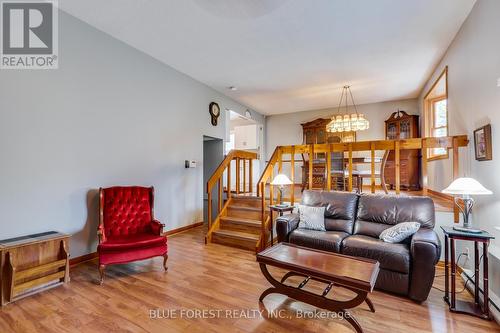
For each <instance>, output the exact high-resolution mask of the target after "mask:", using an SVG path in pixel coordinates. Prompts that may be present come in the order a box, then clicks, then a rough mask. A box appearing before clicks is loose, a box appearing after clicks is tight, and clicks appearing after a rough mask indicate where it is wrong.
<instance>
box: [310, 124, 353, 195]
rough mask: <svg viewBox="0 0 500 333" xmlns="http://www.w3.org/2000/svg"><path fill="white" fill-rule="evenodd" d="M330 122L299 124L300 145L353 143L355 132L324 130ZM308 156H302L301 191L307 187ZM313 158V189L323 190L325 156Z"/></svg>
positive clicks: (317, 155)
mask: <svg viewBox="0 0 500 333" xmlns="http://www.w3.org/2000/svg"><path fill="white" fill-rule="evenodd" d="M330 121H331V119H330V118H326V119H325V118H318V119H315V120H312V121H309V122H307V123H303V124H301V126H302V131H303V141H302V144H306V145H311V144H322V143H336V142H354V141H356V132H347V133H331V132H328V131H327V130H326V126H327V125H328V123H329V122H330ZM309 158H311V157H310V156H307V154H306V155H305V156H304V154H303V155H302V159H303V162H304V163H303V165H302V190H304V189H305V188H306V187H307V184H308V179H309V163H307V162H308V161H309ZM312 158H313V188H316V189H318V188H320V189H323V188H324V187H325V186H326V179H325V176H326V156H325V154H321V153H320V154H314V156H313V157H312Z"/></svg>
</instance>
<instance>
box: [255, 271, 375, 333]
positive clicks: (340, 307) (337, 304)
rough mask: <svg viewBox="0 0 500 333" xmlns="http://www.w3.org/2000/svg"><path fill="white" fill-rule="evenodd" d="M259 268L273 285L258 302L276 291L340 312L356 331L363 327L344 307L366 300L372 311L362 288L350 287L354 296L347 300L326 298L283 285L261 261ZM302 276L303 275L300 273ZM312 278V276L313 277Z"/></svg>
mask: <svg viewBox="0 0 500 333" xmlns="http://www.w3.org/2000/svg"><path fill="white" fill-rule="evenodd" d="M259 265H260V270H261V271H262V274H263V275H264V277H265V278H266V279H267V281H269V283H271V285H272V286H273V287H271V288H268V289H266V290H265V291H264V292H263V293H262V294H261V295H260V297H259V302H262V300H263V299H264V298H265V297H266V296H267V295H269V294H272V293H276V294H281V295H285V296H288V297H290V298H293V299H295V300H297V301H299V302H304V303H307V304H310V305H313V306H315V307H317V308H321V309H325V310H328V311H331V312H336V313H339V314H340V313H341V314H343V315H344V319H345V320H346V321H347V322H348V323H350V324H351V325H352V326H353V328H354V329H355V330H356V332H358V333H361V332H363V329H362V328H361V326H360V325H359V323H358V321H357V320H356V319H355V318H354V316H353V315H352V314H350V313H349V312H347V311H346V309H351V308H354V307H356V306H358V305H360V304H361V303H363V302H366V303H367V304H368V306H369V307H370V310H372V311H374V308H373V304H372V302H371V301H370V300H368V298H367V294H368V293H367V292H366V291H362V290H357V289H351V288H348V289H350V290H352V291H353V292H354V293H355V294H356V296H354V298H352V299H350V300H347V301H339V300H334V299H330V298H326V297H324V296H322V295H318V294H314V293H312V292H310V291H307V290H303V289H300V288H297V287H291V286H288V285H285V284H283V283H281V282H279V281H277V280H276V279H275V278H274V277H273V276H272V275H271V274H270V273H269V271H268V270H267V266H266V265H265V264H263V263H260V264H259ZM293 275H299V276H301V275H300V274H298V273H292V272H290V273H287V274H286V275H285V276H284V277H283V278H282V281H285V280H286V279H287V278H289V277H290V276H293ZM302 276H303V275H302ZM313 279H314V278H313Z"/></svg>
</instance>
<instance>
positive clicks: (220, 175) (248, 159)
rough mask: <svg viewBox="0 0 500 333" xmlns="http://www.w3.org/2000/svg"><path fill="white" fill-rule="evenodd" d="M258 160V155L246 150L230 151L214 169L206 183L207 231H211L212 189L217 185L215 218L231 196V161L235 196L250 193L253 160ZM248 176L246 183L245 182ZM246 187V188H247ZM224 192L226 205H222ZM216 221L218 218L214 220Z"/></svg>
mask: <svg viewBox="0 0 500 333" xmlns="http://www.w3.org/2000/svg"><path fill="white" fill-rule="evenodd" d="M256 159H258V154H257V153H254V152H251V151H247V150H231V151H230V152H229V153H228V154H227V155H226V157H225V158H224V160H222V162H221V163H220V164H219V166H218V167H217V169H215V171H214V173H213V174H212V176H211V177H210V179H209V180H208V181H207V199H208V200H207V201H208V209H207V213H208V217H207V218H208V229H209V231H210V230H211V229H213V228H212V227H213V224H214V223H212V215H213V212H212V204H213V198H212V192H213V189H214V187H215V186H216V185H217V190H218V191H217V203H218V204H217V216H219V215H220V214H221V213H222V211H223V210H224V208H225V206H227V203H228V202H229V199H230V198H231V194H232V186H231V185H232V184H231V178H232V175H231V172H233V171H232V163H231V162H232V161H235V169H236V170H234V172H235V183H236V184H235V190H234V192H235V193H236V194H241V193H250V192H252V184H253V179H252V178H253V176H252V174H253V165H252V163H253V160H256ZM224 174H225V175H226V177H227V180H226V188H225V189H224ZM247 176H248V182H247ZM247 185H248V186H247ZM224 192H226V199H227V201H226V205H224V196H223V194H224ZM216 220H218V218H217V219H216Z"/></svg>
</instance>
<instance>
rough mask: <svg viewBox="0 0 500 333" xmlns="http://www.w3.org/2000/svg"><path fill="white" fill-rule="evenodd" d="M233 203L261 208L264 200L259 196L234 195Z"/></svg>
mask: <svg viewBox="0 0 500 333" xmlns="http://www.w3.org/2000/svg"><path fill="white" fill-rule="evenodd" d="M231 205H234V206H246V207H255V208H260V207H261V206H262V200H261V198H258V197H245V196H234V197H231Z"/></svg>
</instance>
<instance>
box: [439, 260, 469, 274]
mask: <svg viewBox="0 0 500 333" xmlns="http://www.w3.org/2000/svg"><path fill="white" fill-rule="evenodd" d="M450 265H451V264H450ZM436 267H439V268H442V269H444V260H439V261H438V263H437V264H436ZM463 272H464V270H463V268H462V267H460V266H459V265H457V273H458V274H462V273H463Z"/></svg>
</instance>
